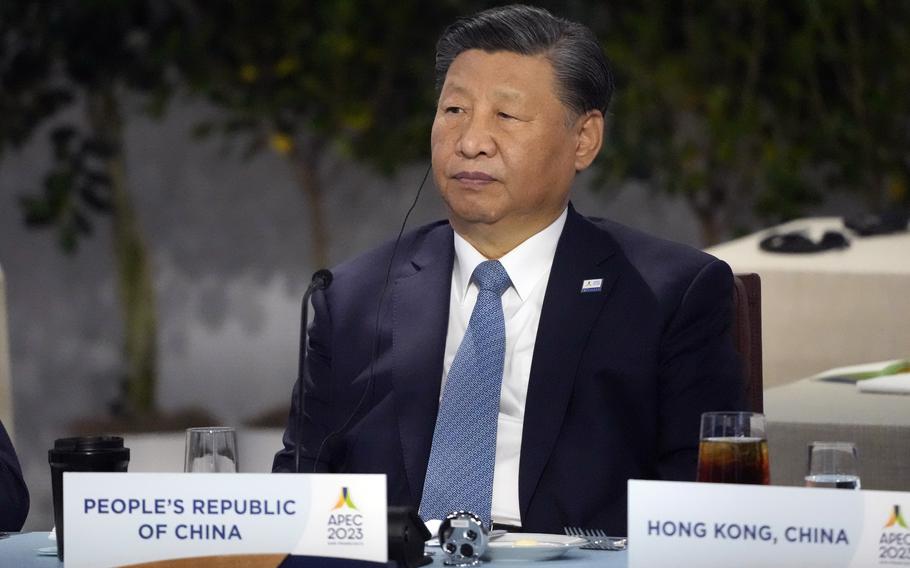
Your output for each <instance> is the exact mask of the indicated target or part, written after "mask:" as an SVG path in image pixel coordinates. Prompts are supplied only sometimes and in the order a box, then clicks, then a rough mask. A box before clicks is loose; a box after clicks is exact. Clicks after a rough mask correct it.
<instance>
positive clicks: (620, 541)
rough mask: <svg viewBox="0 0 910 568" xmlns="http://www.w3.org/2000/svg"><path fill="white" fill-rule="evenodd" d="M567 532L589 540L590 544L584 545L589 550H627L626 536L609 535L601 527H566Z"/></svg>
mask: <svg viewBox="0 0 910 568" xmlns="http://www.w3.org/2000/svg"><path fill="white" fill-rule="evenodd" d="M564 530H565V533H566V534H567V535H569V536H577V537H580V538H583V539H585V540H587V541H588V544H586V545H584V546H582V548H584V549H587V550H613V551H616V550H625V549H626V546H628V540H626V537H624V536H607V533H605V532H604V531H602V530H600V529H582V528H579V527H565V529H564Z"/></svg>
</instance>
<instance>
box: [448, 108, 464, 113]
mask: <svg viewBox="0 0 910 568" xmlns="http://www.w3.org/2000/svg"><path fill="white" fill-rule="evenodd" d="M445 112H446V114H458V113H461V112H463V109H462V108H461V107H456V106H449V107H446V108H445Z"/></svg>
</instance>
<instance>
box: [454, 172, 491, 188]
mask: <svg viewBox="0 0 910 568" xmlns="http://www.w3.org/2000/svg"><path fill="white" fill-rule="evenodd" d="M452 177H453V178H455V179H457V180H458V181H460V182H462V183H468V184H477V185H480V184H485V183H490V182H492V181H496V178H494V177H493V176H491V175H490V174H487V173H484V172H458V173H457V174H455V175H454V176H452Z"/></svg>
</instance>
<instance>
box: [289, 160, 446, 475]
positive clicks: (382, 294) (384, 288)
mask: <svg viewBox="0 0 910 568" xmlns="http://www.w3.org/2000/svg"><path fill="white" fill-rule="evenodd" d="M432 168H433V165H432V164H430V165H429V166H427V171H426V173H425V174H423V179H422V180H421V181H420V185H419V186H418V187H417V194H416V195H414V201H413V202H412V203H411V207H410V208H408V212H407V213H405V215H404V220H403V221H402V222H401V228H400V229H398V236H397V237H396V238H395V245H394V246H393V247H392V255H391V256H390V257H389V266H388V269H386V273H385V282H384V283H383V285H382V291H381V292H380V293H379V305H378V306H377V307H376V324H375V327H374V330H373V349H372V351H371V353H370V374H369V376H368V378H367V384H366V386H365V387H364V389H363V394H362V395H360V400H359V401H358V402H357V406H355V407H354V411H353V412H351V415H350V416H348V419H347V420H346V421H345V423H344V424H343V425H342V426H341V428H339V429H337V430H335V431H334V432H332V433H330V434H329V435H328V436H326V437H325V439H324V440H323V441H322V444H320V445H319V451H317V452H316V459H315V460H313V473H316V466H317V464H319V457H320V456H321V455H322V450H323V449H324V448H325V446H326V444H327V443H328V442H329V440H331V439H332V438H334V437H336V436H338V435H339V434H341V433H342V432H344V431H345V430H347V429H348V426H350V425H351V422H352V421H353V420H354V417H356V416H357V413H358V412H359V411H360V407H361V406H363V403H364V402H365V401H366V399H367V395H368V394H369V392H370V390H371V389H372V388H373V370H374V367H375V365H376V357H377V356H378V352H379V322H380V318H381V317H382V305H383V303H384V302H385V297H386V293H387V292H388V288H389V280H391V277H392V266H394V263H395V255H396V254H397V253H398V244H399V243H400V242H401V235H403V234H404V228H405V227H406V226H407V224H408V218H409V217H410V216H411V212H412V211H414V208H415V207H416V206H417V200H418V199H420V192H421V191H422V190H423V185H424V184H425V183H426V182H427V178H428V177H429V176H430V170H431V169H432ZM298 410H300V411H302V409H298Z"/></svg>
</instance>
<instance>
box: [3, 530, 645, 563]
mask: <svg viewBox="0 0 910 568" xmlns="http://www.w3.org/2000/svg"><path fill="white" fill-rule="evenodd" d="M52 545H53V542H52V541H50V540H48V538H47V533H46V532H33V533H23V534H14V535H12V536H10V537H9V538H5V539H2V540H0V566H3V567H6V566H10V567H16V568H47V567H54V568H59V567H60V566H63V563H62V562H59V561H58V560H57V557H56V556H38V554H37V553H36V550H38V549H39V548H43V547H46V546H52ZM428 550H431V549H429V548H428ZM432 551H433V552H435V554H434V555H433V564H432V566H444V564H443V562H442V555H441V554H440V553H439V552H438V549H435V548H434V549H432ZM628 562H629V557H628V553H626V552H608V551H605V550H572V551H569V552H568V553H567V554H566V555H565V556H564V557H563V558H560V559H556V560H549V561H547V562H546V563H545V564H544V565H543V566H546V567H547V568H559V567H574V568H587V567H594V566H597V567H599V568H626V566H627V565H628ZM485 564H486V565H488V566H504V567H505V566H507V567H509V568H522V567H531V566H533V567H536V568H540V567H541V564H540V562H521V561H504V562H488V563H485Z"/></svg>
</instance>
